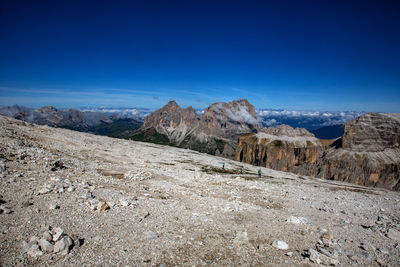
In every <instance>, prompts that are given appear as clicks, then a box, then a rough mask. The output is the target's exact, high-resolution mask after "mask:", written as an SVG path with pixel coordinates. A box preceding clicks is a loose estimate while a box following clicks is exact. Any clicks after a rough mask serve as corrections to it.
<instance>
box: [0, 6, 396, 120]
mask: <svg viewBox="0 0 400 267" xmlns="http://www.w3.org/2000/svg"><path fill="white" fill-rule="evenodd" d="M399 14H400V1H378V0H377V1H364V0H363V1H355V0H354V1H353V0H352V1H333V0H332V1H329V0H326V1H320V0H318V1H309V0H302V1H295V0H293V1H244V0H243V1H209V2H208V1H85V0H81V1H18V0H11V1H4V0H0V32H1V37H0V40H1V41H0V105H12V104H22V105H26V106H31V107H32V106H43V105H54V106H56V107H60V108H62V107H82V106H92V107H94V106H105V107H122V106H123V107H149V108H157V107H161V106H162V105H164V104H166V102H167V101H168V100H170V99H175V100H177V102H178V103H179V104H180V105H182V106H188V105H193V106H194V107H195V108H204V107H205V106H207V105H208V104H209V103H212V102H215V101H231V100H233V99H238V98H247V99H248V100H249V101H250V102H251V103H253V104H254V105H255V106H256V107H257V108H284V109H302V110H332V111H335V110H356V111H383V112H400V15H399Z"/></svg>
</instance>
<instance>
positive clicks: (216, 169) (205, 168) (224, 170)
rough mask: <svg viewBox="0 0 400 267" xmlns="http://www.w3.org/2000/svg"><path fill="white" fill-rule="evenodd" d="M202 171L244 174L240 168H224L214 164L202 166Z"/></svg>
mask: <svg viewBox="0 0 400 267" xmlns="http://www.w3.org/2000/svg"><path fill="white" fill-rule="evenodd" d="M201 171H202V172H205V173H207V174H212V173H222V174H242V173H241V172H240V170H230V169H222V168H217V167H213V166H202V167H201Z"/></svg>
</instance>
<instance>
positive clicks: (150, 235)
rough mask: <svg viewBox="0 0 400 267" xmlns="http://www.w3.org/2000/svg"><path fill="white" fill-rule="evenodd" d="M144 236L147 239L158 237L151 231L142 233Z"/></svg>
mask: <svg viewBox="0 0 400 267" xmlns="http://www.w3.org/2000/svg"><path fill="white" fill-rule="evenodd" d="M144 236H145V237H146V238H148V239H154V238H157V237H158V235H157V234H156V233H154V232H153V231H146V232H144Z"/></svg>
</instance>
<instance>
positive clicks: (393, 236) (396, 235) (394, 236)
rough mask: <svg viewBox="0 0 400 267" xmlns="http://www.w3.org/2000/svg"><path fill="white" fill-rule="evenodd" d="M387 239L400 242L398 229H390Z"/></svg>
mask: <svg viewBox="0 0 400 267" xmlns="http://www.w3.org/2000/svg"><path fill="white" fill-rule="evenodd" d="M387 237H389V238H391V239H393V240H396V241H397V242H400V232H399V231H397V230H396V229H393V228H391V229H389V231H388V233H387Z"/></svg>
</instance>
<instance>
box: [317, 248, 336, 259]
mask: <svg viewBox="0 0 400 267" xmlns="http://www.w3.org/2000/svg"><path fill="white" fill-rule="evenodd" d="M317 251H318V252H320V253H321V254H324V255H325V256H327V257H330V258H332V259H338V257H339V253H338V252H337V250H336V249H334V248H332V247H323V248H322V247H317Z"/></svg>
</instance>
